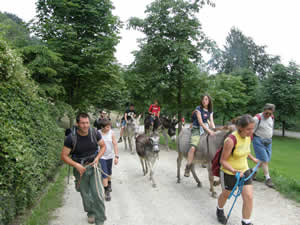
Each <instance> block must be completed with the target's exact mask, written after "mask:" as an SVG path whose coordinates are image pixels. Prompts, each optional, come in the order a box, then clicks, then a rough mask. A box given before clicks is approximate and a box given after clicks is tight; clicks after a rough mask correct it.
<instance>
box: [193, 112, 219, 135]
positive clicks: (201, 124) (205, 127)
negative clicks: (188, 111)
mask: <svg viewBox="0 0 300 225" xmlns="http://www.w3.org/2000/svg"><path fill="white" fill-rule="evenodd" d="M195 112H196V115H197V119H198V123H199V124H200V126H201V127H203V129H204V130H205V131H206V132H207V133H208V134H209V135H214V134H215V132H213V131H212V130H210V129H209V128H208V127H207V126H205V124H204V123H203V121H202V117H201V113H200V112H199V111H198V110H197V111H195Z"/></svg>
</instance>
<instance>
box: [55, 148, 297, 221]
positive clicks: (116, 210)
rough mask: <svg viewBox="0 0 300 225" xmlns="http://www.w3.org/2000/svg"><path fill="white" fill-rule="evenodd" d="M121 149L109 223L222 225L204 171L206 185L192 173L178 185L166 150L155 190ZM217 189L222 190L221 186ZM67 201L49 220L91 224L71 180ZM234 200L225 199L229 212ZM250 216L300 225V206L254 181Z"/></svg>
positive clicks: (236, 217)
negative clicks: (197, 180)
mask: <svg viewBox="0 0 300 225" xmlns="http://www.w3.org/2000/svg"><path fill="white" fill-rule="evenodd" d="M119 149H120V163H119V165H118V166H115V167H114V168H113V176H114V178H113V192H112V200H111V201H110V202H107V203H106V214H107V218H108V219H107V221H106V223H105V225H218V222H217V220H216V216H215V209H216V199H213V198H212V197H210V193H209V187H208V186H209V183H208V178H207V171H206V169H202V168H197V172H198V174H199V178H200V179H201V181H202V183H203V187H202V188H198V187H197V186H196V183H195V181H194V180H193V178H192V177H191V178H185V179H184V178H183V179H182V183H181V184H177V183H176V157H177V154H176V152H175V151H171V152H166V151H165V150H162V151H161V152H160V159H159V161H158V164H157V166H156V168H155V179H156V183H157V188H152V186H151V184H150V181H149V177H148V176H147V177H144V176H143V175H142V169H141V165H140V162H139V160H138V157H137V155H131V154H130V153H129V152H128V151H124V148H123V144H119ZM184 164H185V163H184ZM183 169H184V168H182V170H183ZM217 192H218V193H220V188H217ZM64 200H65V204H64V206H63V207H62V208H59V209H58V210H57V211H56V212H55V213H54V215H55V216H56V219H54V220H53V221H52V222H51V223H50V224H51V225H71V224H72V225H85V224H88V223H87V217H86V214H85V213H84V211H83V208H82V203H81V197H80V194H79V193H78V192H76V191H75V189H74V184H73V182H70V184H69V185H68V186H67V190H66V193H65V195H64ZM231 202H232V200H231V201H230V202H227V205H226V208H225V211H226V212H228V211H229V209H230V206H231ZM241 204H242V200H241V199H238V202H237V205H236V207H235V208H234V210H233V212H232V216H231V218H230V221H229V223H228V224H229V225H238V224H241V222H240V220H241ZM252 219H253V223H254V224H255V225H300V204H296V203H295V202H293V201H291V200H287V199H285V198H283V197H282V196H281V195H280V194H279V193H278V192H276V191H275V190H272V189H269V188H267V187H266V186H265V185H264V184H262V183H258V182H254V210H253V216H252Z"/></svg>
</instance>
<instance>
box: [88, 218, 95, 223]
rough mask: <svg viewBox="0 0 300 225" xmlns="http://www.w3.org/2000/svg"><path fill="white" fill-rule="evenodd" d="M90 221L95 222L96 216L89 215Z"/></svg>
mask: <svg viewBox="0 0 300 225" xmlns="http://www.w3.org/2000/svg"><path fill="white" fill-rule="evenodd" d="M88 223H90V224H93V223H95V217H94V216H88Z"/></svg>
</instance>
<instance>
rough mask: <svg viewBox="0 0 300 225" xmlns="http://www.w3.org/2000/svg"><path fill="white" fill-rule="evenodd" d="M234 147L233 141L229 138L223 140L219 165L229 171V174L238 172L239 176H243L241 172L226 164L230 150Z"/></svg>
mask: <svg viewBox="0 0 300 225" xmlns="http://www.w3.org/2000/svg"><path fill="white" fill-rule="evenodd" d="M233 147H234V143H233V140H232V139H231V138H227V139H226V140H225V143H224V146H223V151H222V155H221V159H220V163H221V165H222V166H223V168H224V169H226V170H229V171H230V172H231V173H233V174H236V173H237V172H240V176H241V177H242V176H244V173H243V172H242V171H238V170H236V169H233V168H232V166H231V165H230V164H229V163H228V159H229V157H230V155H231V153H232V149H233Z"/></svg>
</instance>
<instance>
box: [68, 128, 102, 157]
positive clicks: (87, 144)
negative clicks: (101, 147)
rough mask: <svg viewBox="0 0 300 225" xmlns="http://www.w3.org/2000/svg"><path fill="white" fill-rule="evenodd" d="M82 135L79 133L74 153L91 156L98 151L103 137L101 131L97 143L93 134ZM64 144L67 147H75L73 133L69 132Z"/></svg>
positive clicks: (77, 155)
mask: <svg viewBox="0 0 300 225" xmlns="http://www.w3.org/2000/svg"><path fill="white" fill-rule="evenodd" d="M90 135H91V134H90V132H89V135H87V136H80V135H79V134H78V133H77V143H76V147H75V150H74V153H73V154H74V155H75V156H76V157H78V158H83V157H87V156H91V155H93V154H95V153H96V152H97V151H98V142H99V141H100V140H101V139H102V137H101V134H100V132H99V131H97V135H96V137H97V143H93V142H92V139H91V136H90ZM64 146H66V147H67V148H70V149H71V150H72V149H73V143H72V134H69V135H68V137H67V138H66V140H65V143H64Z"/></svg>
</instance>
